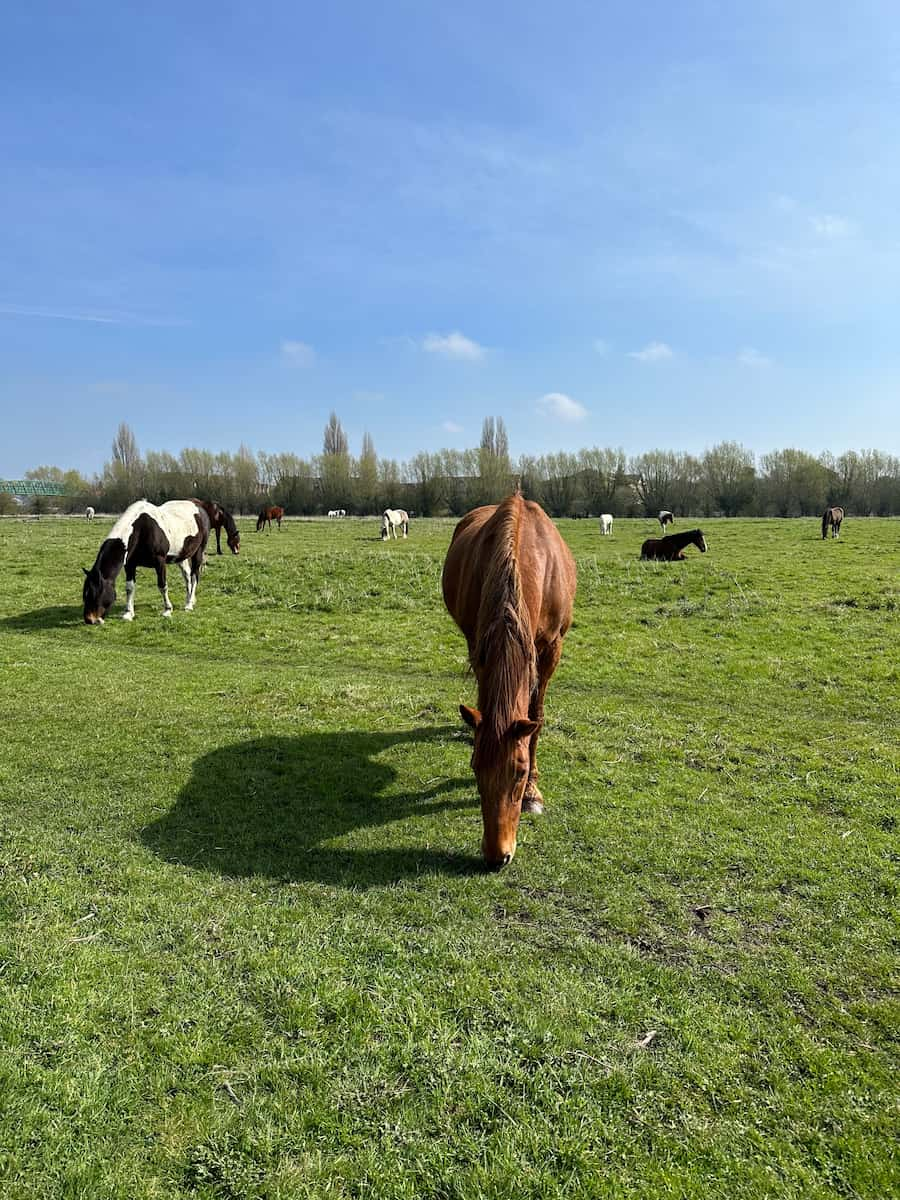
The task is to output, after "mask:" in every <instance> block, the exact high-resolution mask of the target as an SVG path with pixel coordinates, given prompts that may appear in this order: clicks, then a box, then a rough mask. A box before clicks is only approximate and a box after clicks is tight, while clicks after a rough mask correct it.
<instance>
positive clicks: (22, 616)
mask: <svg viewBox="0 0 900 1200" xmlns="http://www.w3.org/2000/svg"><path fill="white" fill-rule="evenodd" d="M83 623H84V622H83V613H82V610H81V606H80V605H76V604H53V605H50V606H49V607H48V608H33V609H31V611H30V612H22V613H16V614H15V615H14V616H12V617H4V618H3V620H2V621H0V626H2V628H4V629H14V630H16V631H17V632H19V633H33V632H34V631H35V630H36V629H64V628H65V627H66V626H67V625H81V624H83Z"/></svg>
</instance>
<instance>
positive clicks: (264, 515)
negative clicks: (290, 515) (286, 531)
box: [256, 505, 284, 533]
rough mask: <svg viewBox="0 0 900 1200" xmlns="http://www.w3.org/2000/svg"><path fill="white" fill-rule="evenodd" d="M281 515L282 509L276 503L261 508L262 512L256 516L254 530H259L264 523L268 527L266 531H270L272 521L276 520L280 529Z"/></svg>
mask: <svg viewBox="0 0 900 1200" xmlns="http://www.w3.org/2000/svg"><path fill="white" fill-rule="evenodd" d="M283 516H284V509H283V508H279V507H278V506H277V505H275V506H274V507H272V508H264V509H263V510H262V512H261V513H260V514H259V516H258V517H257V518H256V532H257V533H259V531H260V530H261V529H262V528H263V526H265V525H268V527H269V529H268V532H271V530H272V522H273V521H275V522H277V524H278V528H279V529H280V528H281V518H282V517H283Z"/></svg>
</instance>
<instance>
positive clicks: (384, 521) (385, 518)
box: [381, 508, 409, 542]
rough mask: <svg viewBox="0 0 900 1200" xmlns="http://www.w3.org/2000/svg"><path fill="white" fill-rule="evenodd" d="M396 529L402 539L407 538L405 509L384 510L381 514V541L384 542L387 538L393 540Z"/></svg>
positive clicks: (407, 522) (407, 516)
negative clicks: (400, 533) (401, 535)
mask: <svg viewBox="0 0 900 1200" xmlns="http://www.w3.org/2000/svg"><path fill="white" fill-rule="evenodd" d="M398 529H400V530H401V531H402V533H403V536H404V537H406V536H407V534H408V533H409V513H408V512H407V511H406V509H405V508H386V509H385V510H384V512H383V513H382V514H381V540H382V541H383V542H384V541H387V539H388V538H389V537H393V538H395V537H396V536H397V530H398Z"/></svg>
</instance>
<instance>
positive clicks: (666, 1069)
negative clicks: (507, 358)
mask: <svg viewBox="0 0 900 1200" xmlns="http://www.w3.org/2000/svg"><path fill="white" fill-rule="evenodd" d="M111 523H112V522H111V521H108V520H107V518H98V519H97V520H96V521H95V522H94V523H93V524H92V525H89V524H88V523H87V522H86V521H84V520H75V519H73V520H42V521H36V522H29V523H25V522H22V521H16V520H2V521H0V672H2V680H3V687H2V692H0V705H2V729H3V736H2V741H0V1045H2V1055H0V1095H2V1097H3V1103H2V1105H0V1194H2V1195H3V1197H4V1200H18V1198H21V1200H26V1198H27V1200H60V1198H63V1197H65V1198H69V1197H72V1198H74V1197H79V1198H81V1197H84V1198H86V1200H87V1198H90V1200H100V1198H107V1197H110V1198H111V1197H116V1198H121V1200H144V1198H146V1200H150V1198H153V1200H162V1198H170V1197H188V1196H190V1197H194V1196H196V1197H204V1198H209V1200H212V1198H216V1200H223V1198H224V1200H237V1198H240V1200H251V1198H263V1197H265V1198H266V1200H275V1198H279V1200H296V1198H298V1197H320V1196H331V1197H339V1198H343V1197H385V1198H391V1200H393V1198H395V1197H403V1198H406V1197H408V1198H409V1200H414V1198H415V1200H421V1198H423V1197H434V1198H435V1200H439V1198H440V1200H451V1198H453V1200H463V1198H466V1200H470V1198H471V1200H478V1198H481V1197H491V1198H494V1197H510V1198H512V1197H515V1198H516V1200H527V1198H531V1197H547V1198H549V1197H554V1198H555V1197H570V1196H571V1197H581V1196H597V1197H641V1200H655V1198H662V1197H666V1198H672V1197H698V1198H700V1197H702V1198H703V1200H712V1198H717V1197H726V1196H727V1197H739V1198H744V1197H752V1198H757V1197H758V1198H760V1200H762V1198H763V1197H775V1196H777V1197H779V1198H780V1200H784V1198H792V1197H796V1198H797V1200H800V1198H801V1197H802V1198H803V1200H818V1198H821V1200H825V1198H826V1197H828V1198H831V1197H835V1196H839V1197H867V1198H868V1197H871V1198H872V1200H875V1198H876V1197H878V1198H883V1197H887V1196H889V1195H891V1194H893V1195H896V1194H897V1192H898V1188H900V1178H898V1173H897V1165H896V1157H895V1146H894V1145H893V1144H892V1139H893V1138H894V1136H895V1135H896V1132H897V1116H898V1109H897V1084H896V1079H897V1076H896V1070H897V1067H898V1054H897V1050H898V1015H900V1014H898V1009H897V1005H896V995H897V993H896V984H897V972H896V968H897V957H896V954H897V923H896V911H897V910H896V889H897V875H898V872H897V867H898V852H897V851H898V845H897V794H898V781H900V774H898V766H900V749H898V747H900V736H898V734H900V730H898V709H897V694H898V656H897V645H898V636H897V631H898V620H900V580H898V568H900V522H898V521H890V520H868V521H867V520H860V519H852V520H850V519H848V520H847V521H846V522H845V525H844V528H843V530H842V533H841V538H840V540H838V541H832V540H831V539H829V540H828V541H827V542H823V541H822V540H821V535H820V528H819V526H820V522H819V521H818V520H815V519H810V520H803V521H800V520H798V521H763V520H753V521H751V520H746V521H742V520H731V521H725V520H720V521H704V522H702V525H703V529H704V532H705V534H706V536H707V540H708V543H709V553H708V554H706V555H702V556H701V555H700V554H698V553H697V552H696V550H694V549H693V548H691V549H689V550H688V551H687V555H688V561H686V562H683V563H671V564H663V563H654V562H649V563H641V562H638V561H637V557H638V552H639V548H640V545H641V542H642V541H643V540H644V539H645V538H646V537H649V536H655V535H656V534H657V533H658V524H657V522H656V521H655V520H654V521H625V520H622V521H619V520H617V521H616V523H615V530H614V533H613V536H611V537H607V538H601V537H600V536H599V529H598V524H597V522H596V521H579V522H565V521H564V522H561V523H560V529H561V531H562V533H563V535H564V537H565V538H566V539H567V540H568V542H569V544H570V545H571V547H572V549H573V551H574V552H575V555H576V558H577V561H578V567H579V589H578V597H577V601H576V607H575V624H574V627H573V629H572V631H571V633H570V634H569V637H568V638H567V640H566V645H565V649H564V652H563V658H562V663H561V665H560V668H559V670H558V672H557V674H556V676H555V678H554V680H553V682H552V683H551V686H550V690H549V692H548V699H547V722H546V727H545V731H544V734H543V736H542V740H541V770H542V775H541V787H542V790H543V791H544V794H545V796H546V800H547V811H546V815H545V816H543V817H540V818H536V817H524V818H523V820H522V824H521V826H520V832H519V849H518V853H517V855H516V858H515V860H514V861H513V863H512V865H511V866H510V867H509V868H508V869H507V870H506V871H505V872H502V873H500V874H489V873H486V872H484V871H483V870H482V867H481V863H480V856H479V839H480V835H481V819H480V811H479V807H478V801H477V794H476V792H475V788H474V780H473V777H472V774H471V771H470V768H469V755H470V745H469V738H468V735H467V731H466V730H465V729H464V727H463V726H462V723H461V722H460V720H459V718H458V715H457V705H458V704H459V702H460V701H464V702H466V703H474V695H475V692H474V681H473V680H472V679H471V678H467V677H466V676H465V675H464V666H465V649H464V643H463V639H462V637H461V636H460V635H459V633H458V632H457V630H456V628H455V626H454V625H453V623H452V622H451V620H450V618H449V617H448V616H447V614H446V613H445V611H444V609H443V606H442V603H441V600H440V570H441V564H442V561H443V556H444V553H445V551H446V547H447V544H448V542H449V538H450V533H451V530H452V528H453V525H454V522H452V521H416V520H414V521H413V522H412V525H411V529H410V537H409V540H408V541H399V542H390V543H387V544H382V543H381V541H380V540H379V523H378V521H377V520H375V519H372V520H368V521H359V520H354V519H347V520H345V521H340V522H338V521H330V522H329V521H327V520H325V519H323V520H321V521H287V522H285V525H284V527H283V528H282V530H281V531H280V532H277V531H275V530H273V532H272V533H271V534H265V533H262V534H257V533H255V532H254V530H253V521H251V520H244V521H242V522H241V523H240V524H241V535H242V549H241V554H240V556H239V557H238V558H232V557H231V556H230V555H225V556H223V557H221V558H217V557H216V556H215V555H214V554H212V555H210V560H209V565H208V567H207V569H206V571H205V573H204V574H203V576H202V578H201V580H200V586H199V590H198V599H197V609H196V611H195V612H194V613H192V614H186V613H184V611H183V590H182V588H181V581H180V574H179V572H178V571H177V569H175V570H174V572H173V573H172V580H171V585H170V586H171V593H172V597H173V601H174V603H175V605H176V611H175V613H174V615H173V617H172V619H171V620H170V621H164V620H163V619H162V618H161V616H160V607H161V605H160V599H159V594H158V592H157V590H156V586H155V580H154V577H153V574H152V572H148V571H141V572H139V574H138V580H137V591H136V601H135V612H136V619H135V621H134V623H133V624H131V625H128V624H126V623H125V622H123V621H121V620H119V619H118V614H119V613H120V612H121V610H122V606H123V601H124V578H120V580H119V588H118V590H119V600H118V602H117V605H116V608H115V610H114V611H113V613H112V614H110V618H109V619H108V620H107V622H106V625H105V626H104V627H103V628H88V627H86V626H85V625H83V624H82V621H81V605H80V596H81V579H82V576H81V571H80V568H81V566H82V565H84V566H89V565H90V564H91V562H92V561H93V559H94V556H95V554H96V551H97V547H98V546H99V543H100V541H101V540H102V538H103V536H105V533H106V530H107V529H108V527H109V525H110V524H111ZM685 527H686V523H685V522H679V523H678V525H676V527H675V528H676V529H683V528H685Z"/></svg>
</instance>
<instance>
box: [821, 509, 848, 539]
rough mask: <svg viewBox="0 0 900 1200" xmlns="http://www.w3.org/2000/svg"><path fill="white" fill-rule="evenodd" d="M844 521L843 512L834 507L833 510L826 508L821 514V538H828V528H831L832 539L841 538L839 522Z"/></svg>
mask: <svg viewBox="0 0 900 1200" xmlns="http://www.w3.org/2000/svg"><path fill="white" fill-rule="evenodd" d="M843 519H844V510H843V509H842V508H838V507H837V506H835V507H834V508H826V509H825V511H824V512H823V513H822V537H823V538H824V537H827V536H828V526H829V525H830V526H831V536H832V537H833V538H836V537H840V536H841V521H843Z"/></svg>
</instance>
